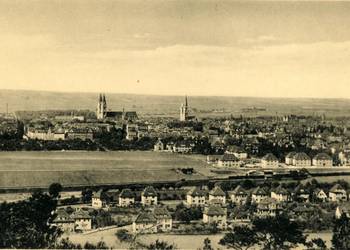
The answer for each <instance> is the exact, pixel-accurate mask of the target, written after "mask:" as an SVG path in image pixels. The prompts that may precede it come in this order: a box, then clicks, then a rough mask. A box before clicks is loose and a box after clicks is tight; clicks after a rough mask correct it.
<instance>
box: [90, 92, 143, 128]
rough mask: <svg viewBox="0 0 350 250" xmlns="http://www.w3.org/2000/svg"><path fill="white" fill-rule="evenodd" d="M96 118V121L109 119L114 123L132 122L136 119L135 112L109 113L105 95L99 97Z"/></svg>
mask: <svg viewBox="0 0 350 250" xmlns="http://www.w3.org/2000/svg"><path fill="white" fill-rule="evenodd" d="M96 118H97V119H98V120H105V119H110V120H114V121H134V120H137V119H138V117H137V114H136V112H135V111H124V110H123V111H109V110H108V108H107V101H106V96H105V94H100V96H99V99H98V103H97V109H96Z"/></svg>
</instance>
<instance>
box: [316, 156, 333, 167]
mask: <svg viewBox="0 0 350 250" xmlns="http://www.w3.org/2000/svg"><path fill="white" fill-rule="evenodd" d="M312 165H313V166H315V167H332V166H333V159H332V157H330V156H329V155H327V154H326V153H319V154H317V155H316V156H315V157H314V158H313V159H312Z"/></svg>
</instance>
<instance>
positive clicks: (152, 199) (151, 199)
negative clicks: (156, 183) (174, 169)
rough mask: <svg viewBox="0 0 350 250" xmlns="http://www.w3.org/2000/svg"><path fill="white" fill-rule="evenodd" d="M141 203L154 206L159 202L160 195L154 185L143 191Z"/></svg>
mask: <svg viewBox="0 0 350 250" xmlns="http://www.w3.org/2000/svg"><path fill="white" fill-rule="evenodd" d="M141 204H142V205H143V206H154V205H157V204H158V195H157V192H156V190H155V189H154V188H153V187H152V186H148V187H146V188H145V189H144V190H143V191H142V193H141Z"/></svg>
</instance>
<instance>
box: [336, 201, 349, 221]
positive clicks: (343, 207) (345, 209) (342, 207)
mask: <svg viewBox="0 0 350 250" xmlns="http://www.w3.org/2000/svg"><path fill="white" fill-rule="evenodd" d="M343 213H345V215H346V216H347V217H348V218H350V203H342V204H339V205H338V206H337V208H336V209H335V218H337V219H339V218H340V217H341V215H342V214H343Z"/></svg>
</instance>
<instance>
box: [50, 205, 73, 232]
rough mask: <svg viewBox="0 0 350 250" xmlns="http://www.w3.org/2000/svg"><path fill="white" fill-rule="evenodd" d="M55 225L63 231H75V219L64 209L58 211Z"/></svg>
mask: <svg viewBox="0 0 350 250" xmlns="http://www.w3.org/2000/svg"><path fill="white" fill-rule="evenodd" d="M52 224H53V225H55V226H56V227H58V228H60V229H61V230H62V231H63V232H66V233H67V232H73V231H74V230H75V221H74V219H73V218H71V216H70V215H69V214H68V213H67V212H66V210H64V209H58V210H57V211H56V218H55V219H54V221H53V223H52Z"/></svg>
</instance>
